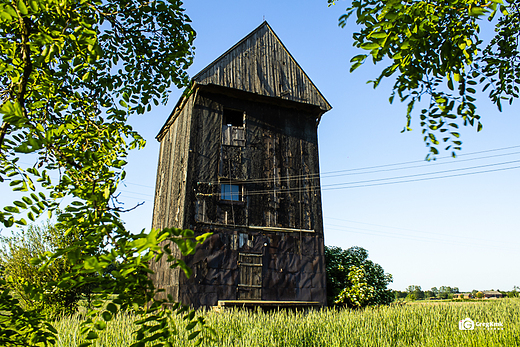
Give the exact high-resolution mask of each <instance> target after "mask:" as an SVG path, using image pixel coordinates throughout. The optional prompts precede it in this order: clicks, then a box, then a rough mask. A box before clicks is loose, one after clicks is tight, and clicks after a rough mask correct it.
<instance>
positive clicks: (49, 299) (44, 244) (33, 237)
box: [0, 221, 89, 316]
mask: <svg viewBox="0 0 520 347" xmlns="http://www.w3.org/2000/svg"><path fill="white" fill-rule="evenodd" d="M73 237H74V236H73V235H72V234H69V236H68V237H65V236H64V233H63V230H60V229H59V228H56V227H55V226H54V225H52V224H51V223H50V221H47V223H45V224H44V225H41V226H39V225H36V224H31V225H30V226H29V227H28V228H27V229H26V230H22V231H19V232H17V233H13V235H12V236H10V237H0V243H1V245H2V248H0V265H1V266H2V267H3V268H4V276H5V279H6V282H7V285H8V287H9V288H10V289H11V290H13V291H14V292H15V296H16V297H17V298H18V299H19V300H20V301H21V303H22V304H23V307H24V308H25V309H26V310H27V309H37V310H40V311H43V313H44V314H45V315H50V316H54V315H58V314H64V313H65V314H70V313H72V312H74V311H75V309H76V305H77V302H78V300H79V299H80V298H81V296H82V295H84V294H88V289H89V288H88V287H86V286H84V287H77V288H75V289H68V288H53V287H52V286H51V287H49V288H46V286H47V285H48V284H50V283H53V282H55V281H57V280H58V278H59V276H60V274H62V273H67V272H70V271H71V270H72V268H71V266H70V264H69V263H67V262H65V261H64V260H63V259H59V260H57V261H56V262H54V263H53V264H52V265H51V266H49V267H48V268H47V269H46V270H45V271H38V266H35V265H32V264H31V262H30V261H31V259H33V258H36V257H40V256H43V255H44V253H45V252H53V251H55V250H57V249H58V248H60V247H61V248H63V247H67V246H70V245H72V244H73V242H74V239H73ZM30 287H38V288H43V289H44V290H43V293H42V295H41V296H40V297H38V298H33V297H30V296H28V295H27V293H28V292H30V290H29V288H30ZM35 299H36V300H35Z"/></svg>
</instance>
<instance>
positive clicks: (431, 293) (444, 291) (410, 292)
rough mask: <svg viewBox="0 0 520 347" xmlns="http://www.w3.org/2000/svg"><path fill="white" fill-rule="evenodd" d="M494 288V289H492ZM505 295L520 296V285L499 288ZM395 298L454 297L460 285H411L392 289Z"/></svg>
mask: <svg viewBox="0 0 520 347" xmlns="http://www.w3.org/2000/svg"><path fill="white" fill-rule="evenodd" d="M491 290H493V289H491ZM497 291H499V292H500V293H502V295H503V296H504V297H510V298H515V297H520V287H517V286H515V287H514V288H513V290H511V291H502V290H499V289H497ZM392 293H393V294H394V298H395V300H400V299H405V300H423V299H453V294H457V293H460V291H459V288H458V287H447V286H441V287H439V288H437V287H433V288H431V289H429V290H422V289H421V286H417V285H411V286H408V288H406V290H405V291H400V290H392ZM479 293H482V291H479V290H476V289H474V290H472V291H471V294H472V295H473V297H474V298H478V297H479V295H478V294H479Z"/></svg>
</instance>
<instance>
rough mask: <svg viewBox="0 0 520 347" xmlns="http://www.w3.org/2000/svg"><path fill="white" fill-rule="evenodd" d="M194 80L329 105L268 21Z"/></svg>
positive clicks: (318, 104) (270, 95) (265, 94)
mask: <svg viewBox="0 0 520 347" xmlns="http://www.w3.org/2000/svg"><path fill="white" fill-rule="evenodd" d="M193 81H194V82H196V83H198V84H203V85H209V84H213V85H219V86H223V87H228V88H234V89H238V90H242V91H246V92H251V93H255V94H258V95H263V96H269V97H275V98H283V99H286V100H291V101H296V102H301V103H305V104H311V105H315V106H318V107H319V108H320V109H322V110H323V111H324V112H326V111H328V110H330V109H331V108H332V106H331V105H330V104H329V103H328V101H327V100H326V99H325V98H324V97H323V95H322V94H321V93H320V91H319V90H318V88H316V86H315V85H314V83H312V81H311V79H310V78H309V76H307V74H306V73H305V72H304V71H303V69H302V68H301V67H300V65H299V64H298V63H297V62H296V60H295V59H294V58H293V56H292V55H291V54H290V53H289V51H288V50H287V48H285V46H284V45H283V43H282V42H281V41H280V39H279V38H278V36H277V35H276V34H275V33H274V31H273V29H271V27H270V26H269V24H267V22H263V23H262V24H261V25H260V26H259V27H258V28H256V29H255V30H253V31H252V32H251V33H250V34H249V35H247V36H246V37H244V38H243V39H242V40H241V41H240V42H238V43H237V44H236V45H234V46H233V47H231V48H230V49H229V50H228V51H227V52H225V53H224V54H222V55H221V56H220V57H218V58H217V59H216V60H215V61H213V62H212V63H211V64H209V65H208V66H207V67H206V68H204V69H203V70H202V71H200V72H199V73H198V74H197V75H195V76H194V77H193Z"/></svg>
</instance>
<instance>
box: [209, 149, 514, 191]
mask: <svg viewBox="0 0 520 347" xmlns="http://www.w3.org/2000/svg"><path fill="white" fill-rule="evenodd" d="M513 148H520V145H518V146H510V147H503V148H495V149H489V150H484V151H477V152H472V153H466V154H461V155H460V156H469V155H475V154H482V153H489V152H497V151H503V150H508V149H513ZM513 154H520V152H513V153H505V154H499V155H495V156H485V157H477V158H470V159H464V160H458V161H456V162H455V161H453V162H443V163H439V162H437V161H435V162H433V163H432V162H427V164H424V165H416V166H412V167H403V168H394V169H386V170H378V171H371V172H361V173H352V172H356V171H365V170H370V169H379V168H389V167H394V166H401V165H408V164H416V163H425V161H424V160H414V161H408V162H401V163H392V164H384V165H376V166H367V167H361V168H354V169H345V170H337V171H329V172H323V173H321V174H320V173H309V174H299V175H287V176H280V177H279V180H280V181H284V182H290V181H295V180H299V179H301V178H306V179H313V178H317V177H321V178H329V177H338V176H347V175H355V174H368V173H377V172H384V171H394V170H405V169H411V168H419V167H431V166H436V165H445V164H456V163H460V162H466V161H472V160H481V159H489V158H494V157H499V156H505V155H513ZM447 158H451V157H449V156H446V157H441V158H438V159H447ZM340 173H343V174H340ZM226 179H227V178H226ZM271 181H272V177H269V178H253V179H247V180H244V181H243V182H244V183H270V182H271ZM201 183H206V184H219V183H220V181H219V180H216V181H209V182H201Z"/></svg>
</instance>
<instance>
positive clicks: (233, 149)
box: [152, 22, 331, 308]
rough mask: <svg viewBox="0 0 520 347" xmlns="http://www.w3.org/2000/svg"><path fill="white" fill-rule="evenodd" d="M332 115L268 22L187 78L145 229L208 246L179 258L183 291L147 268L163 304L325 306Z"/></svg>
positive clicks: (164, 144) (173, 279) (165, 274)
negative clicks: (324, 158)
mask: <svg viewBox="0 0 520 347" xmlns="http://www.w3.org/2000/svg"><path fill="white" fill-rule="evenodd" d="M330 108H331V106H330V105H329V103H328V102H327V101H326V100H325V98H324V97H323V96H322V95H321V93H320V92H319V91H318V89H317V88H316V87H315V85H314V84H313V83H312V82H311V80H310V79H309V78H308V76H307V75H306V74H305V72H304V71H303V70H302V69H301V67H300V66H299V65H298V64H297V63H296V61H295V60H294V58H293V57H292V56H291V55H290V53H289V52H288V51H287V49H286V48H285V46H284V45H283V44H282V43H281V41H280V40H279V39H278V37H277V36H276V34H275V33H274V32H273V30H272V29H271V27H270V26H269V25H268V24H267V23H266V22H264V23H262V25H260V26H259V27H258V28H257V29H255V30H254V31H253V32H252V33H251V34H249V35H248V36H246V37H245V38H244V39H243V40H241V41H240V42H239V43H237V44H236V45H235V46H233V47H232V48H231V49H230V50H228V51H227V52H226V53H224V54H223V55H222V56H220V57H219V58H218V59H216V60H215V61H214V62H213V63H211V64H210V65H209V66H208V67H206V68H205V69H204V70H202V71H201V72H200V73H199V74H197V75H196V76H195V77H194V78H193V85H192V89H191V93H188V94H186V95H185V96H183V97H182V98H181V99H180V100H179V102H178V103H177V105H176V107H175V109H174V110H173V112H172V114H171V115H170V117H169V119H168V120H167V121H166V123H165V124H164V126H163V127H162V129H161V131H160V133H159V135H158V136H157V139H158V140H159V141H160V142H161V149H160V155H159V165H158V171H157V183H156V193H155V205H154V215H153V222H152V227H153V228H165V227H176V228H190V229H192V230H194V231H195V232H196V233H197V234H201V233H205V232H212V233H213V235H212V236H211V237H210V238H209V239H208V240H207V241H206V242H205V243H204V244H203V245H201V246H199V247H198V248H197V250H196V252H195V254H194V255H190V256H187V257H185V258H184V260H185V261H186V262H187V264H188V265H189V266H190V267H191V268H192V270H193V276H192V277H191V278H189V279H187V278H186V276H185V275H184V273H182V272H181V271H179V270H178V269H170V268H169V267H168V264H166V263H165V262H164V258H162V259H161V261H159V262H156V263H153V264H152V268H153V269H154V271H155V274H154V275H153V279H154V281H155V282H156V283H157V284H158V285H159V286H161V287H163V288H165V289H166V293H165V294H171V295H172V296H173V297H174V299H176V300H179V301H181V302H183V303H186V304H191V305H192V306H193V307H196V308H197V307H201V306H214V305H217V303H220V304H221V305H223V306H225V305H226V302H228V303H230V304H231V303H249V304H253V303H255V305H261V303H262V302H264V303H269V305H275V304H276V303H277V302H280V303H282V302H285V304H284V305H281V306H287V302H294V303H295V305H297V306H301V305H308V306H317V305H318V306H319V305H325V303H326V290H325V264H324V241H323V221H322V208H321V192H320V178H319V162H318V139H317V126H318V123H319V121H320V119H321V116H322V114H323V113H325V112H326V111H328V110H330ZM226 113H227V114H226ZM240 116H242V123H240ZM177 255H178V256H180V254H177ZM237 300H238V301H237Z"/></svg>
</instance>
